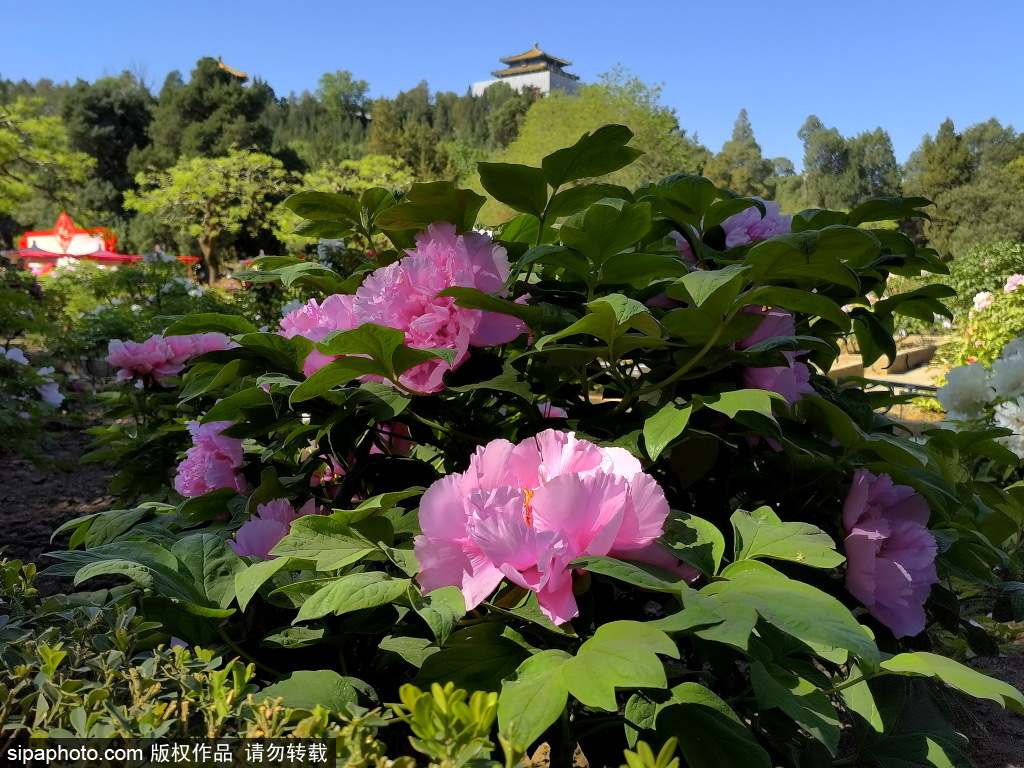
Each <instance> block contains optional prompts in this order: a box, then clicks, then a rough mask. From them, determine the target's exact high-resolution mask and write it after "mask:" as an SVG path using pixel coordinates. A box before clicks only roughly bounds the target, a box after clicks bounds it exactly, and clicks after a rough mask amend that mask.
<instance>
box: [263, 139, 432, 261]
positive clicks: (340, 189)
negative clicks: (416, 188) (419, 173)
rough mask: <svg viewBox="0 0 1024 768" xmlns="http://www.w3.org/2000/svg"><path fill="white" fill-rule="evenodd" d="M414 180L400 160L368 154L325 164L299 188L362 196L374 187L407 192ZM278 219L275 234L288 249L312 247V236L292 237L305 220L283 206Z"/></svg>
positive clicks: (309, 174)
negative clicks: (356, 158)
mask: <svg viewBox="0 0 1024 768" xmlns="http://www.w3.org/2000/svg"><path fill="white" fill-rule="evenodd" d="M414 181H416V178H415V177H414V176H413V174H412V172H411V171H410V170H409V167H408V166H407V165H406V164H405V163H404V162H403V161H401V160H399V159H398V158H397V157H388V156H387V155H366V156H365V157H363V158H360V159H359V160H342V161H340V162H334V163H326V164H324V165H322V166H321V167H320V168H318V169H317V170H315V171H312V172H310V173H307V174H306V175H305V176H303V177H302V181H301V183H300V184H299V185H298V186H299V188H300V189H313V190H316V191H318V192H334V193H336V194H344V195H352V196H353V197H359V195H361V194H362V193H363V192H365V191H366V190H368V189H371V188H372V187H387V188H389V189H403V190H405V189H408V188H409V187H410V186H412V183H413V182H414ZM275 219H276V221H275V225H274V227H275V232H274V234H275V235H276V236H277V239H278V240H280V241H281V242H282V243H284V244H285V246H286V247H287V248H288V249H289V250H291V251H296V252H298V251H301V250H303V249H304V248H307V247H308V246H309V245H310V238H309V237H306V236H303V235H293V234H292V230H294V229H295V227H297V226H298V225H299V224H300V223H301V222H302V217H300V216H298V215H296V214H295V213H293V212H292V211H290V210H288V209H287V208H285V207H284V206H280V207H278V209H277V210H276V211H275Z"/></svg>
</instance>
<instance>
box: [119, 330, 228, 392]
mask: <svg viewBox="0 0 1024 768" xmlns="http://www.w3.org/2000/svg"><path fill="white" fill-rule="evenodd" d="M237 346H238V345H237V344H236V343H235V342H233V341H231V340H230V339H229V338H228V337H227V336H225V335H224V334H223V333H193V334H189V335H186V336H161V335H160V334H159V333H157V334H154V335H153V336H150V337H149V338H148V339H146V340H145V341H122V340H121V339H111V340H110V344H109V346H108V348H107V358H106V360H107V362H108V363H110V364H111V365H114V366H117V367H118V368H120V369H121V370H119V371H118V372H117V380H118V381H128V380H129V379H133V378H135V377H136V376H137V377H138V382H137V383H136V386H138V387H141V386H142V385H143V384H144V383H149V382H154V381H159V382H160V383H161V384H162V385H163V386H165V387H169V386H170V384H169V383H167V382H164V381H162V380H163V379H169V378H172V377H174V376H177V375H178V374H179V373H181V372H182V371H183V370H184V368H185V365H186V364H187V363H188V361H189V360H191V359H192V358H194V357H197V356H199V355H202V354H204V353H206V352H216V351H219V350H222V349H231V348H232V347H237Z"/></svg>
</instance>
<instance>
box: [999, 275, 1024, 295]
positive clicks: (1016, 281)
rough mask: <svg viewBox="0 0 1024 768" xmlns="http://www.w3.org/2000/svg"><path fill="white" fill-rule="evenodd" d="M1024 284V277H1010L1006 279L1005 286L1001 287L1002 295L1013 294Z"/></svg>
mask: <svg viewBox="0 0 1024 768" xmlns="http://www.w3.org/2000/svg"><path fill="white" fill-rule="evenodd" d="M1021 283H1024V275H1010V276H1009V277H1008V278H1006V285H1004V286H1003V293H1013V292H1014V291H1016V290H1017V288H1018V287H1020V284H1021Z"/></svg>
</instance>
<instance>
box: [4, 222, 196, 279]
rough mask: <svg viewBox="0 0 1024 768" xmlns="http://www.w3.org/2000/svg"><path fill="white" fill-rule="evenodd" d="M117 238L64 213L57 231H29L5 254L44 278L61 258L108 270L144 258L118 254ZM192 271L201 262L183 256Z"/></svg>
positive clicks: (57, 225)
mask: <svg viewBox="0 0 1024 768" xmlns="http://www.w3.org/2000/svg"><path fill="white" fill-rule="evenodd" d="M116 247H117V235H115V234H114V233H113V232H111V231H110V230H109V229H107V228H106V227H93V228H92V229H78V228H77V227H76V226H75V223H74V222H73V221H72V220H71V217H70V216H68V214H67V213H66V212H65V211H61V212H60V216H58V217H57V221H56V223H55V224H54V225H53V229H52V230H49V231H33V232H26V233H25V234H23V235H22V236H21V237H20V238H18V247H17V248H16V249H15V250H13V251H4V252H3V255H4V256H6V257H7V258H9V259H10V260H11V261H14V262H19V263H20V266H21V267H22V268H23V269H29V270H31V271H32V272H33V273H34V274H37V275H44V274H46V273H47V272H49V271H50V270H51V269H53V268H54V266H56V264H57V261H58V259H63V258H72V259H80V260H84V261H92V262H95V263H97V264H102V265H104V266H106V267H114V266H117V265H119V264H125V263H132V262H136V261H139V260H140V259H141V258H142V257H141V256H135V255H130V254H126V253H117V252H116V251H115V248H116ZM178 260H179V261H182V262H185V263H186V264H188V266H189V268H191V267H192V265H193V264H194V263H195V262H197V261H199V259H198V257H196V256H179V257H178Z"/></svg>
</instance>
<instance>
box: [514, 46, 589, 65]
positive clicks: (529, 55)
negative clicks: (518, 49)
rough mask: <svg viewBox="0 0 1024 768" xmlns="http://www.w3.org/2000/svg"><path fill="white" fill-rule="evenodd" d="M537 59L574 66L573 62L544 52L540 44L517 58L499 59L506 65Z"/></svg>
mask: <svg viewBox="0 0 1024 768" xmlns="http://www.w3.org/2000/svg"><path fill="white" fill-rule="evenodd" d="M536 58H543V59H547V60H548V61H553V62H555V63H556V64H561V65H562V66H563V67H571V66H572V62H571V61H566V60H565V59H560V58H558V57H557V56H552V55H551V54H550V53H545V52H544V51H542V50H541V49H540V44H539V43H534V44H533V50H530V51H527V52H526V53H518V54H516V55H515V56H508V57H506V58H504V59H499V61H501V62H503V63H504V64H518V63H521V62H524V61H528V60H530V59H536Z"/></svg>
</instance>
